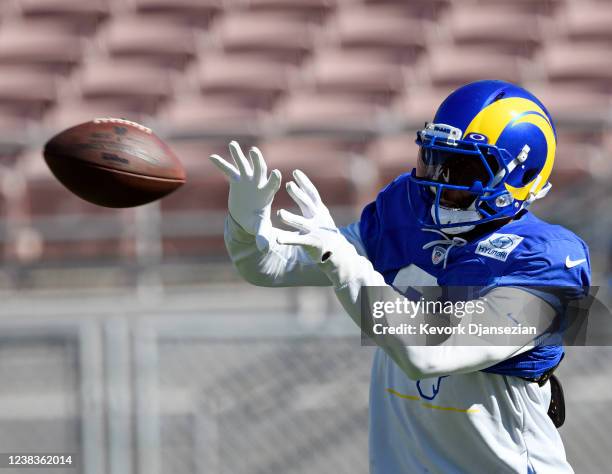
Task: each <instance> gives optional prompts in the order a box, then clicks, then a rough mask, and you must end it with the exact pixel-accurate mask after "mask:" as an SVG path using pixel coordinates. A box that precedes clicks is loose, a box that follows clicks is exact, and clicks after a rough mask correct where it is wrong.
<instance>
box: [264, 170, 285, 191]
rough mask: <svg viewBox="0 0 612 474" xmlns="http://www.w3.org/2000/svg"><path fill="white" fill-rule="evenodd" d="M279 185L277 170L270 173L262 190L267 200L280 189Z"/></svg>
mask: <svg viewBox="0 0 612 474" xmlns="http://www.w3.org/2000/svg"><path fill="white" fill-rule="evenodd" d="M280 185H281V172H280V171H279V170H272V173H270V179H269V180H268V182H267V183H266V184H265V186H264V187H263V188H262V189H263V191H264V192H265V193H266V194H267V195H268V197H269V198H272V197H274V195H275V194H276V193H277V192H278V190H279V189H280Z"/></svg>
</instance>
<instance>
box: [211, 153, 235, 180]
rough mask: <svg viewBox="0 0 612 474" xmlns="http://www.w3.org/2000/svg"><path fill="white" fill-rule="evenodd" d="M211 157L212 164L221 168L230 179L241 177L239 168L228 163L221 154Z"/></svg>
mask: <svg viewBox="0 0 612 474" xmlns="http://www.w3.org/2000/svg"><path fill="white" fill-rule="evenodd" d="M209 159H210V161H211V162H212V164H213V165H215V166H216V167H217V168H219V169H220V170H221V172H222V173H223V174H224V175H225V176H227V177H228V178H229V179H230V180H234V181H235V180H237V179H238V178H239V177H240V173H238V170H237V169H236V168H235V167H234V165H232V164H230V163H228V162H227V161H225V160H224V159H223V158H221V157H220V156H219V155H210V158H209Z"/></svg>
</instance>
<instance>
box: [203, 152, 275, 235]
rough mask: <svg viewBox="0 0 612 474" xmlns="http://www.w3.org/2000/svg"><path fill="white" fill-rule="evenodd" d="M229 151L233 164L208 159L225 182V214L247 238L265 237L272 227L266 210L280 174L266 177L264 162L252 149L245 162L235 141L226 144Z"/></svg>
mask: <svg viewBox="0 0 612 474" xmlns="http://www.w3.org/2000/svg"><path fill="white" fill-rule="evenodd" d="M229 150H230V154H231V155H232V158H233V162H234V163H233V164H231V163H229V162H227V161H226V160H224V159H223V158H221V157H220V156H219V155H211V157H210V161H212V162H213V164H214V165H215V166H217V168H219V169H220V170H221V171H222V172H223V174H225V176H227V177H228V179H229V183H230V190H229V199H228V208H229V213H230V215H231V216H232V217H233V219H234V220H235V221H236V222H237V223H238V224H239V225H240V226H241V227H242V228H243V229H244V230H246V231H247V232H248V233H249V234H251V235H255V236H258V235H260V234H265V233H267V231H268V230H269V229H270V228H271V227H272V223H271V221H270V210H271V207H272V200H273V199H274V195H275V194H276V192H277V191H278V190H279V188H280V184H281V173H280V171H279V170H277V169H275V170H273V171H272V173H270V176H269V177H268V167H267V165H266V162H265V161H264V158H263V156H262V154H261V152H260V151H259V149H257V148H255V147H253V148H251V149H250V150H249V157H248V159H247V157H245V156H244V154H243V153H242V150H241V149H240V145H239V144H238V142H236V141H232V142H230V144H229Z"/></svg>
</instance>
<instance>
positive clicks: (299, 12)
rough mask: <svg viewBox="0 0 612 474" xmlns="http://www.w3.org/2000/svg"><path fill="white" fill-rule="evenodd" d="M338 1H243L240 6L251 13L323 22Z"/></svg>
mask: <svg viewBox="0 0 612 474" xmlns="http://www.w3.org/2000/svg"><path fill="white" fill-rule="evenodd" d="M336 3H337V0H242V1H240V4H241V6H242V7H245V8H247V9H249V10H251V11H261V12H274V13H284V14H289V15H292V16H294V17H296V18H301V19H303V20H307V21H315V22H321V21H323V19H324V18H325V17H326V15H327V14H328V13H329V12H330V11H331V10H332V9H333V8H334V7H335V5H336Z"/></svg>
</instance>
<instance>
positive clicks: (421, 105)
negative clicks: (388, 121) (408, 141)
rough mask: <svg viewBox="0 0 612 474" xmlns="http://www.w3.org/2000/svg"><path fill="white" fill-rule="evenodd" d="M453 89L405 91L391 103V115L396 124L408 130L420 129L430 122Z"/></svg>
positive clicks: (411, 89) (444, 87) (427, 88)
mask: <svg viewBox="0 0 612 474" xmlns="http://www.w3.org/2000/svg"><path fill="white" fill-rule="evenodd" d="M452 90H453V87H449V86H442V87H439V88H433V87H427V86H425V87H418V88H417V87H414V88H409V89H407V90H406V91H405V92H404V93H403V94H402V95H401V96H399V97H398V98H397V99H396V100H395V101H394V103H393V106H392V108H391V114H392V116H393V118H394V119H395V120H397V121H398V123H401V124H403V125H404V126H406V127H408V128H410V129H415V130H416V129H417V128H419V127H422V126H423V124H424V123H425V122H430V121H431V120H432V119H433V117H434V115H435V113H436V110H437V109H438V107H439V106H440V104H441V103H442V101H443V100H444V99H445V98H446V96H448V94H450V93H451V92H452Z"/></svg>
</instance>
